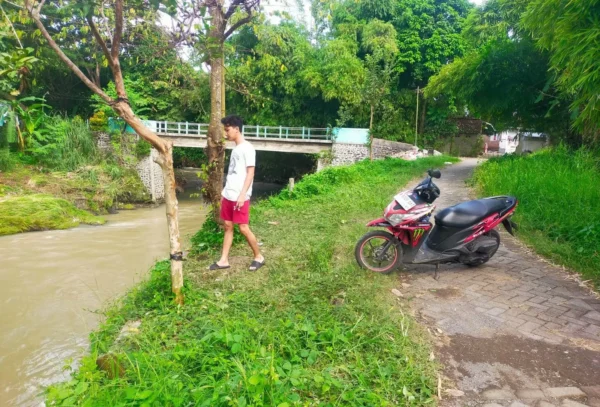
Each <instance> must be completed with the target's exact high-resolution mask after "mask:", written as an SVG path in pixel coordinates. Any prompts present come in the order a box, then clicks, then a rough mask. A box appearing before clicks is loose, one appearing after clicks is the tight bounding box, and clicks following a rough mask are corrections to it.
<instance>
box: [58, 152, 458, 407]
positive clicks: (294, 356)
mask: <svg viewBox="0 0 600 407" xmlns="http://www.w3.org/2000/svg"><path fill="white" fill-rule="evenodd" d="M447 160H448V158H447V157H436V158H429V159H424V160H418V161H416V162H406V161H401V160H384V161H377V162H363V163H360V164H358V165H355V166H352V167H346V168H335V169H328V170H325V171H323V172H320V173H318V174H315V175H310V176H307V177H305V178H304V179H303V180H302V181H301V182H299V183H298V184H297V185H296V189H295V192H294V193H293V194H291V195H290V194H288V193H287V192H283V193H282V194H280V195H279V196H278V197H275V198H272V199H270V200H266V201H262V202H261V203H259V204H257V205H255V206H253V209H252V222H253V223H252V225H253V229H254V231H255V233H256V235H257V236H258V237H259V239H260V240H261V242H263V244H264V245H263V246H262V249H263V250H264V253H265V257H266V259H267V265H266V266H265V267H264V268H262V269H261V270H260V271H259V272H256V273H250V272H248V270H247V267H248V265H249V263H250V260H251V259H250V257H242V256H248V255H249V253H248V248H247V247H246V246H245V245H240V246H235V247H234V251H233V253H232V254H233V257H232V260H233V259H234V258H237V259H240V258H242V259H243V261H242V262H241V264H239V265H236V264H234V265H233V266H232V269H231V270H230V273H229V274H222V273H212V272H207V271H206V266H207V265H208V264H210V263H211V262H212V261H213V260H214V259H212V258H206V259H200V258H191V259H189V260H188V261H187V262H186V263H185V275H186V283H185V295H186V304H185V305H184V306H183V307H176V306H175V305H173V303H172V295H171V292H170V277H169V263H168V262H161V263H159V264H157V265H156V267H155V268H154V270H153V271H152V275H151V277H150V280H149V281H148V282H145V283H144V284H142V285H141V286H140V287H138V289H136V290H134V291H133V292H132V293H131V294H130V295H129V296H128V297H127V298H126V299H125V301H124V303H123V304H122V306H121V307H117V308H113V309H111V310H110V311H109V315H108V319H107V321H106V323H105V324H104V326H103V327H102V328H101V329H100V330H99V331H98V332H96V333H94V334H93V335H92V354H91V356H90V357H87V358H85V359H84V360H83V362H82V364H81V367H80V369H79V371H78V372H77V373H76V374H75V376H74V379H73V380H72V381H70V382H68V383H65V384H63V385H61V386H58V387H53V388H51V389H50V391H49V393H48V405H55V404H56V405H98V406H101V405H102V406H104V405H148V406H184V405H194V406H211V407H212V406H240V407H242V406H275V407H291V406H350V405H351V406H397V405H405V406H408V405H426V404H430V403H435V394H436V388H437V380H436V373H437V372H436V366H435V364H434V363H433V362H432V361H431V360H430V359H429V355H430V353H431V348H430V346H429V344H428V342H427V340H426V339H424V337H423V336H421V333H420V330H419V329H418V328H417V327H416V326H415V323H414V321H413V320H412V319H411V318H410V317H409V316H407V315H406V314H403V313H402V308H400V307H399V306H398V302H397V300H396V297H394V296H393V295H391V294H390V290H391V289H392V288H393V287H395V286H396V284H397V277H395V276H381V275H375V274H374V273H369V272H366V271H364V270H361V269H359V268H358V266H357V265H356V263H355V261H354V257H353V247H354V244H355V242H356V240H357V239H358V238H359V237H360V236H361V235H362V234H363V233H364V232H365V231H366V228H365V226H364V225H365V223H366V222H367V221H368V220H369V219H370V218H372V217H375V216H379V215H380V214H381V212H382V210H383V208H384V207H385V205H386V204H387V203H388V201H389V200H390V199H391V197H392V196H393V195H394V194H395V193H396V192H397V191H398V190H399V189H400V188H401V187H402V186H403V185H404V184H405V183H406V182H407V181H408V180H409V179H411V178H413V177H415V176H421V175H423V174H424V172H425V170H426V169H427V168H430V167H435V166H438V165H442V164H443V162H444V161H447ZM132 319H141V321H142V323H141V326H140V328H139V334H137V335H134V336H131V337H129V338H128V339H124V340H119V341H115V338H116V337H117V334H118V332H119V330H120V329H121V327H122V326H123V324H124V322H125V321H127V320H132ZM107 352H111V354H112V355H113V357H112V358H111V359H112V360H115V361H116V360H118V362H115V364H117V363H118V364H120V365H121V366H122V368H123V374H121V375H120V377H112V378H110V377H109V376H111V375H107V374H106V373H105V372H102V371H99V370H98V368H97V365H96V357H97V356H98V355H99V354H104V353H107ZM103 360H106V358H103ZM117 370H119V369H117ZM52 403H55V404H52Z"/></svg>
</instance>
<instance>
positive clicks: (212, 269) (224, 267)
mask: <svg viewBox="0 0 600 407" xmlns="http://www.w3.org/2000/svg"><path fill="white" fill-rule="evenodd" d="M229 267H231V266H219V265H218V264H217V263H216V262H214V263H213V264H211V265H210V266H209V267H208V269H209V270H210V271H214V270H225V269H228V268H229Z"/></svg>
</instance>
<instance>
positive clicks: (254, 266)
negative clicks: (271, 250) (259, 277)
mask: <svg viewBox="0 0 600 407" xmlns="http://www.w3.org/2000/svg"><path fill="white" fill-rule="evenodd" d="M264 265H265V259H263V261H256V260H252V263H250V267H249V268H248V270H250V271H256V270H258V269H259V268H261V267H262V266H264Z"/></svg>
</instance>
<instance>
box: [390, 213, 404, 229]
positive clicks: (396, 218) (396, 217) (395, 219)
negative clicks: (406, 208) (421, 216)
mask: <svg viewBox="0 0 600 407" xmlns="http://www.w3.org/2000/svg"><path fill="white" fill-rule="evenodd" d="M405 217H406V215H402V214H399V213H395V214H393V215H390V216H388V217H386V218H385V220H387V221H388V222H390V224H391V225H392V226H396V225H397V224H399V223H400V222H402V221H403V220H404V218H405Z"/></svg>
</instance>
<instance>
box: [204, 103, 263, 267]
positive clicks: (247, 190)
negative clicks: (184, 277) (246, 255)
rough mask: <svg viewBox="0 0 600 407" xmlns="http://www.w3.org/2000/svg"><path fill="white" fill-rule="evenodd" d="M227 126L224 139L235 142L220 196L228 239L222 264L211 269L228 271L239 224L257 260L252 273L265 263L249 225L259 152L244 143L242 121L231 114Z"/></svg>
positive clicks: (218, 262) (222, 217) (224, 124)
mask: <svg viewBox="0 0 600 407" xmlns="http://www.w3.org/2000/svg"><path fill="white" fill-rule="evenodd" d="M221 123H223V126H224V127H225V138H226V139H227V140H229V141H233V142H234V143H235V148H234V149H233V151H232V152H231V158H230V159H229V168H228V170H227V181H226V183H225V188H224V189H223V192H222V193H221V195H222V196H223V198H222V200H221V219H223V221H224V223H225V238H224V239H223V252H222V253H221V258H220V259H219V261H217V262H215V263H213V264H212V265H211V266H210V267H209V270H220V269H227V268H229V250H230V249H231V244H232V243H233V225H234V224H238V225H239V228H240V232H242V234H243V235H244V237H245V238H246V240H247V241H248V244H249V245H250V248H251V249H252V251H253V252H254V260H253V261H252V263H251V264H250V268H249V269H250V271H256V270H258V269H259V268H261V267H262V266H263V265H264V264H265V258H264V257H263V256H262V254H261V253H260V250H259V248H258V242H257V241H256V237H255V236H254V234H253V233H252V231H251V230H250V227H249V226H248V223H249V220H250V219H249V218H250V196H251V195H252V182H253V181H254V167H255V165H256V152H255V151H254V147H252V145H251V144H250V143H249V142H247V141H246V140H244V136H243V135H242V126H243V123H242V118H241V117H239V116H235V115H231V116H227V117H224V118H223V119H222V120H221Z"/></svg>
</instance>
